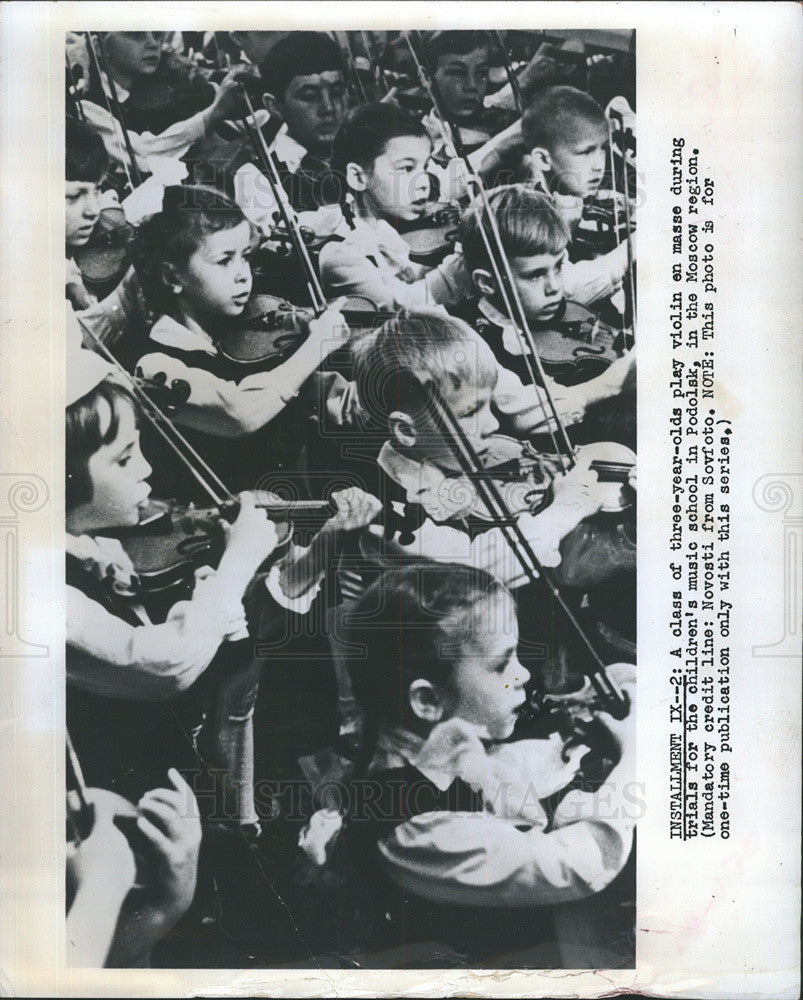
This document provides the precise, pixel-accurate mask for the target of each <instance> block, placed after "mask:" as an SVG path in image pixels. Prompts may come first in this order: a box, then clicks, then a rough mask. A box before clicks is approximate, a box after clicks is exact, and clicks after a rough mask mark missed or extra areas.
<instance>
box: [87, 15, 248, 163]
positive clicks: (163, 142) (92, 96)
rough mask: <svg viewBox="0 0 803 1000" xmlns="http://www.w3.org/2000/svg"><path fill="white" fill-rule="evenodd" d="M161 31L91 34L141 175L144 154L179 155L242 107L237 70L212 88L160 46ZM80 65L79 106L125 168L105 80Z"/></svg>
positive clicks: (186, 62) (189, 64) (191, 66)
mask: <svg viewBox="0 0 803 1000" xmlns="http://www.w3.org/2000/svg"><path fill="white" fill-rule="evenodd" d="M166 34H167V33H166V32H161V31H107V32H100V33H98V34H97V35H95V36H93V44H94V45H95V46H100V47H101V48H102V53H103V56H104V57H105V60H106V65H107V66H108V70H109V73H110V74H111V77H112V80H113V82H114V87H115V90H116V93H117V98H118V100H119V102H120V107H121V110H122V112H123V115H124V118H125V126H126V129H127V131H128V136H129V139H130V142H131V148H132V149H133V151H134V156H135V157H136V160H137V166H138V167H139V169H140V170H141V171H144V172H147V173H150V167H149V164H148V158H149V157H151V156H169V157H176V158H182V157H183V156H185V155H186V154H187V152H188V151H189V150H190V149H191V148H192V147H193V146H194V145H195V144H196V143H199V142H200V141H202V140H203V139H204V138H205V137H206V136H207V135H208V134H210V133H212V132H213V130H214V129H215V128H217V126H219V125H220V124H221V123H222V122H224V121H225V120H226V119H228V118H230V117H234V116H235V115H236V114H238V112H239V111H240V109H241V104H240V84H239V79H240V76H241V72H240V69H239V68H237V69H233V70H231V72H229V73H228V74H227V75H226V77H225V78H224V79H223V81H222V82H221V84H220V85H219V86H218V87H217V88H216V87H215V86H213V85H212V84H210V83H209V82H208V81H207V80H206V78H205V77H204V75H203V74H202V73H201V72H200V71H199V70H198V68H197V67H196V66H195V65H194V64H193V63H192V62H191V61H190V60H187V59H184V58H183V57H182V56H179V55H177V54H176V53H175V52H174V51H172V50H165V49H164V48H163V43H164V41H165V36H166ZM87 57H88V54H87ZM87 64H88V66H89V77H88V81H87V84H88V85H87V87H86V90H85V91H84V96H83V98H82V100H81V109H82V111H83V113H84V115H85V116H86V119H87V121H88V122H89V124H90V125H91V126H92V128H94V129H95V130H96V131H97V132H98V133H99V134H100V135H101V137H102V138H103V142H104V144H105V146H106V148H107V150H108V152H109V155H110V156H111V157H112V159H113V160H114V161H115V162H117V163H121V164H126V163H127V161H128V153H127V151H126V149H125V146H124V144H123V140H122V137H121V131H120V125H119V124H118V123H117V122H116V121H115V119H114V118H112V117H110V115H109V110H108V105H107V101H109V98H110V87H109V83H108V81H107V80H106V79H105V78H104V79H100V78H99V76H98V74H97V71H96V69H95V64H94V60H92V59H88V58H87Z"/></svg>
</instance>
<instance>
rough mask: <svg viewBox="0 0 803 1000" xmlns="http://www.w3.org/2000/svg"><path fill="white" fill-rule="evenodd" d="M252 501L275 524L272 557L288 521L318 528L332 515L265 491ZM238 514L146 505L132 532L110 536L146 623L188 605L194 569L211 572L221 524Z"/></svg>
mask: <svg viewBox="0 0 803 1000" xmlns="http://www.w3.org/2000/svg"><path fill="white" fill-rule="evenodd" d="M255 500H256V504H257V506H259V507H261V508H263V509H264V510H265V512H266V513H267V515H268V517H269V518H270V519H271V520H273V521H275V522H276V529H277V534H278V544H277V547H276V549H275V550H274V552H275V553H279V554H281V552H283V551H284V549H285V548H286V546H287V545H288V543H289V541H290V539H291V538H292V535H293V530H294V527H295V525H294V523H293V521H292V520H290V517H291V516H293V517H295V518H296V519H297V520H298V521H299V522H300V523H302V524H314V525H317V526H320V525H321V524H322V523H323V521H324V520H326V518H328V517H331V515H332V512H333V511H332V506H331V504H330V503H329V502H328V501H314V500H312V501H304V500H300V501H282V500H281V499H280V498H279V497H277V496H275V495H274V494H272V493H267V492H265V491H257V492H256V493H255ZM238 510H239V504H238V503H237V502H235V501H231V502H229V503H227V504H223V505H221V506H219V507H216V508H210V509H196V508H193V507H182V506H181V505H179V504H177V503H175V502H173V501H159V500H151V501H150V502H149V503H148V505H147V507H146V508H145V509H144V510H143V512H142V516H141V519H140V522H139V524H138V525H137V526H136V527H134V528H126V529H121V530H120V531H118V532H117V533H116V534H117V535H118V537H119V538H120V541H121V544H122V546H123V548H124V549H125V550H126V552H127V553H128V555H129V557H130V558H131V561H132V562H133V564H134V568H135V570H136V571H137V576H138V578H139V594H140V596H141V598H142V600H143V603H144V604H145V605H146V608H147V610H148V613H149V614H150V616H151V618H152V620H154V621H159V620H161V621H163V620H164V619H165V618H166V616H167V614H168V612H169V611H170V609H171V608H172V607H173V605H174V604H175V603H176V602H177V601H180V600H187V599H189V597H190V596H191V594H192V590H193V587H194V584H195V571H196V569H199V568H200V567H202V566H212V567H216V566H217V564H218V562H219V561H220V558H221V556H222V555H223V551H224V549H225V544H226V534H225V530H224V528H223V523H222V522H223V521H232V520H234V518H235V516H236V514H237V512H238Z"/></svg>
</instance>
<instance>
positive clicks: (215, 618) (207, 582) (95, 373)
mask: <svg viewBox="0 0 803 1000" xmlns="http://www.w3.org/2000/svg"><path fill="white" fill-rule="evenodd" d="M109 371H110V366H109V365H108V364H107V363H106V362H104V361H103V360H102V359H101V358H100V357H99V356H98V355H96V354H93V353H92V352H90V351H85V350H79V351H78V352H77V357H76V358H75V359H74V363H73V370H72V373H71V384H70V392H69V395H68V401H69V405H68V408H67V441H66V444H67V497H66V509H67V533H68V537H67V553H68V555H67V592H68V630H67V644H68V650H67V678H68V722H69V721H70V720H72V722H73V723H74V725H73V724H71V725H70V731H71V733H72V734H73V738H74V739H75V741H76V746H78V745H79V743H81V744H82V749H83V750H84V751H85V752H86V758H84V754H83V753H81V752H80V751H79V756H80V757H81V758H82V760H84V767H85V770H86V772H87V780H89V781H90V782H92V783H93V784H96V785H100V786H108V783H109V782H110V781H116V780H117V779H118V778H120V776H121V775H124V774H125V773H126V772H127V771H131V773H132V775H133V777H134V779H135V780H137V781H141V780H142V779H143V778H145V777H146V775H147V773H148V767H151V768H152V767H155V768H156V770H157V772H159V770H160V768H159V767H158V764H157V763H154V762H157V761H159V760H160V759H162V758H163V757H164V755H165V754H170V753H175V752H176V748H175V746H171V745H170V736H169V734H170V732H173V731H174V730H175V723H174V722H173V721H171V703H172V699H174V698H175V697H176V696H177V695H178V694H180V693H182V692H184V691H187V690H188V689H189V688H190V687H191V686H192V685H193V684H194V683H195V681H196V680H197V679H198V678H199V677H200V676H201V675H202V674H204V672H205V671H206V670H207V668H208V667H209V665H210V664H211V663H212V661H213V659H215V657H216V656H217V654H218V653H219V652H222V650H221V647H222V645H223V644H224V642H225V640H226V639H230V638H231V637H233V636H237V637H238V638H239V637H241V636H242V635H243V634H246V612H245V610H244V607H243V596H244V594H245V592H246V588H248V595H247V598H248V607H249V625H250V626H252V630H253V631H254V633H255V634H258V635H262V634H263V633H264V632H265V631H266V630H267V629H269V628H270V624H271V622H270V620H271V619H275V618H276V617H277V614H276V613H277V608H278V609H286V610H288V611H289V610H292V611H296V612H299V613H302V614H303V613H306V612H307V611H308V610H309V608H310V607H311V605H312V602H313V601H314V599H315V597H316V595H317V592H318V589H319V585H320V582H321V579H322V577H323V574H324V571H325V569H326V560H327V558H328V557H329V556H330V555H331V552H332V551H334V549H335V548H336V546H337V544H338V539H339V538H340V537H342V535H343V534H344V533H347V532H350V531H353V530H356V529H359V528H362V527H364V525H366V524H367V523H369V522H370V521H371V519H372V518H373V516H374V515H375V514H376V513H377V511H378V509H379V505H378V502H377V501H375V500H373V498H370V497H367V496H366V495H365V494H363V493H362V492H361V491H359V490H353V489H352V490H350V491H349V490H346V491H341V492H336V493H335V494H333V500H334V501H335V504H336V506H337V511H336V513H335V514H334V515H333V516H332V518H330V519H329V520H328V521H327V522H326V524H325V525H324V527H323V528H322V529H321V531H320V532H319V533H318V534H317V535H316V536H315V538H313V540H312V542H311V544H310V546H309V547H308V548H306V549H303V548H301V547H299V546H291V548H290V550H289V551H288V553H287V555H285V556H284V557H283V558H282V559H281V560H280V561H279V562H278V563H277V564H276V565H274V566H272V567H271V569H270V572H269V573H267V575H266V576H264V577H260V578H257V579H253V578H254V575H255V573H256V571H257V569H258V568H259V566H260V565H261V564H262V563H263V562H264V561H265V559H266V558H267V557H268V556H269V555H270V553H271V552H272V550H273V548H274V547H275V545H276V539H277V535H276V529H275V527H274V525H273V524H272V523H271V522H270V521H268V520H267V518H266V516H265V514H264V512H263V511H260V510H258V509H255V508H254V500H253V497H252V495H251V494H248V493H244V494H241V510H240V513H239V515H238V518H237V520H236V521H235V522H234V524H233V525H232V527H231V529H230V531H229V532H228V538H227V543H226V550H225V552H224V554H223V556H222V558H221V560H220V564H219V565H218V568H217V570H216V571H214V572H213V571H211V570H209V569H205V570H202V571H199V573H198V574H197V582H196V585H195V588H194V591H193V593H192V598H191V600H190V601H188V602H179V603H178V604H176V605H175V606H174V607H173V609H172V610H171V611H170V613H169V614H168V616H167V620H166V621H165V622H164V623H161V624H152V623H151V621H150V619H149V617H148V615H147V612H146V611H145V609H144V608H143V607H142V606H141V603H140V598H139V596H138V581H137V578H136V572H135V569H134V567H133V565H132V563H131V560H130V559H129V557H128V556H127V555H126V553H125V551H124V549H123V548H122V546H121V545H120V543H119V542H118V541H115V540H114V539H112V538H109V537H106V535H105V534H104V533H105V532H113V531H116V530H117V529H120V528H124V527H126V526H128V527H131V526H135V525H136V524H138V523H139V518H140V514H141V510H142V507H143V505H144V504H145V502H146V500H147V498H148V496H149V494H150V485H149V483H148V478H149V475H150V472H151V467H150V465H149V464H148V462H147V461H146V460H145V458H144V456H143V454H142V451H141V450H140V436H139V429H138V426H137V417H138V414H137V409H136V407H135V404H134V401H133V400H132V398H131V397H130V396H129V394H128V392H127V390H126V389H125V388H123V387H122V386H121V385H120V384H118V383H117V382H115V381H113V380H112V379H111V378H110V377H109ZM252 580H253V582H252ZM249 584H251V586H250V587H249ZM279 613H280V614H282V613H283V612H281V610H279ZM229 648H231V644H230V647H229ZM240 653H241V655H240V656H239V662H235V661H237V657H236V656H234V655H233V654H232V655H227V665H228V666H229V670H228V673H226V674H225V676H224V679H223V681H222V682H221V685H220V692H221V693H220V694H219V696H218V710H217V716H218V717H217V720H216V725H217V727H218V728H217V731H216V732H215V733H214V734H213V739H214V744H215V756H216V759H217V760H219V761H220V763H221V765H222V767H223V769H224V771H226V772H228V774H229V775H230V776H231V784H232V787H233V788H234V789H235V791H237V790H238V789H239V791H237V796H238V797H237V807H238V809H241V812H240V813H238V816H239V819H240V820H241V822H242V823H244V824H251V823H254V822H255V821H256V814H255V811H254V802H253V789H252V786H253V736H252V732H251V725H252V723H251V713H252V712H253V707H254V703H255V700H256V694H257V684H258V678H259V667H260V661H259V660H258V659H257V658H255V657H254V656H253V651H252V650H251V649H250V647H249V648H248V649H245V650H241V651H240ZM143 733H146V734H149V738H148V739H147V740H144V741H143V740H142V734H143ZM132 761H144V762H146V763H145V764H143V766H142V768H140V767H139V766H133V767H132ZM168 763H170V761H169V759H168ZM165 766H166V765H165ZM163 769H164V768H162V770H163ZM140 771H141V772H142V773H140Z"/></svg>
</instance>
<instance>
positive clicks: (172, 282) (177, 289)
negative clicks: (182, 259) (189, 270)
mask: <svg viewBox="0 0 803 1000" xmlns="http://www.w3.org/2000/svg"><path fill="white" fill-rule="evenodd" d="M162 281H163V282H164V284H165V285H167V287H168V288H169V289H170V290H171V291H172V292H173V294H174V295H180V294H181V291H182V288H183V285H182V282H181V278H180V277H179V273H178V270H177V269H176V266H175V264H170V263H168V261H163V263H162Z"/></svg>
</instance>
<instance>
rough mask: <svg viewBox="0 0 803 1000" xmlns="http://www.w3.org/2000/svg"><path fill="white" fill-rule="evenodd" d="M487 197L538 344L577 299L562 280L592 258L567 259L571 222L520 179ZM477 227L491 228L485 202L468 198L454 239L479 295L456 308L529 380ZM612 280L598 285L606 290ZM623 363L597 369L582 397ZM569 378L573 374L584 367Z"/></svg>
mask: <svg viewBox="0 0 803 1000" xmlns="http://www.w3.org/2000/svg"><path fill="white" fill-rule="evenodd" d="M488 200H489V204H490V206H491V210H492V212H493V214H494V219H495V221H496V226H497V229H498V232H499V237H500V239H501V242H502V246H503V247H504V249H505V252H506V254H507V257H508V260H509V262H510V268H511V271H512V274H513V280H514V283H515V287H516V290H517V292H518V295H519V299H520V301H521V305H522V308H523V310H524V314H525V316H526V319H527V323H528V324H529V327H530V330H531V332H532V334H533V338H534V340H535V345H536V348H539V346H540V345H542V344H547V343H548V341H549V338H550V336H551V335H550V330H551V329H554V324H555V323H558V322H559V321H560V320H561V319H563V318H570V314H571V309H572V304H571V303H572V302H573V301H577V300H576V299H572V295H571V293H570V292H569V291H568V290H567V286H568V287H569V288H572V287H573V286H575V285H576V281H575V278H576V271H577V269H578V268H583V267H585V266H587V265H588V266H593V265H594V264H595V263H597V262H586V263H585V264H572V263H570V262H569V260H568V244H569V230H568V227H567V225H566V223H565V222H564V220H563V219H562V217H561V215H560V213H559V212H558V210H557V208H556V207H555V205H554V203H553V201H552V200H551V199H550V198H549V196H548V195H546V194H543V193H541V192H539V191H536V190H534V189H533V188H532V187H529V186H526V185H509V186H506V187H501V188H496V189H494V190H492V191H489V192H488ZM483 231H484V232H486V233H487V232H488V231H489V227H488V221H487V218H486V213H485V209H484V207H482V206H477V205H474V206H472V208H471V209H470V210H469V211H467V212H466V213H465V214H464V216H463V220H462V223H461V229H460V244H461V247H462V250H463V257H464V258H465V261H466V267H467V268H468V269H469V271H470V272H471V279H472V282H473V284H474V288H475V290H476V292H477V293H479V296H480V297H479V299H478V300H475V301H474V302H473V303H472V304H471V305H469V306H467V307H466V308H465V309H464V310H462V311H461V315H462V316H463V318H464V319H466V320H467V321H468V323H469V324H470V325H471V326H473V327H474V328H475V329H476V330H478V331H479V332H480V333H481V335H482V336H483V337H484V338H485V339H486V340H487V341H488V343H489V344H490V345H491V347H492V349H493V352H494V354H495V355H496V358H497V360H498V361H499V363H500V364H501V365H502V366H504V367H506V368H510V369H511V370H512V371H514V372H516V374H517V375H518V376H519V377H520V378H521V380H522V382H524V383H525V384H526V383H528V382H531V381H532V378H531V375H530V369H529V365H528V364H527V363H526V361H525V358H524V350H523V348H524V347H526V344H523V343H522V340H521V339H520V338H519V336H518V333H517V331H516V328H515V327H514V326H513V324H512V323H511V322H510V319H509V317H508V316H507V314H506V310H505V303H504V300H503V297H502V293H501V291H500V289H499V287H498V284H497V281H496V277H495V273H494V269H493V266H492V264H491V261H490V259H489V257H488V252H487V249H486V246H485V240H484V238H483ZM610 287H612V286H606V287H605V288H604V289H603V288H602V286H600V289H601V290H603V291H608V290H609V289H610ZM581 304H584V303H581ZM629 364H630V359H629V358H624V359H623V360H621V361H620V362H614V364H613V365H612V366H611V367H610V368H609V369H608V370H607V371H606V372H604V373H603V374H602V375H600V376H598V377H597V378H595V379H594V380H593V381H590V382H587V383H586V391H587V392H588V396H589V399H588V401H589V402H591V401H592V400H594V399H600V398H603V397H605V396H609V395H612V394H614V393H615V392H617V391H618V389H619V386H620V385H621V381H622V379H623V378H624V375H625V373H626V371H627V368H628V367H629ZM573 378H574V381H575V382H576V381H579V380H580V379H581V378H582V374H581V375H579V376H574V377H573ZM586 378H587V376H586ZM571 379H572V376H569V375H562V376H561V377H560V381H562V382H564V383H566V384H572V382H571ZM553 386H554V383H553V382H551V381H550V387H553ZM576 391H577V392H579V391H581V390H579V389H578V390H576Z"/></svg>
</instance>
